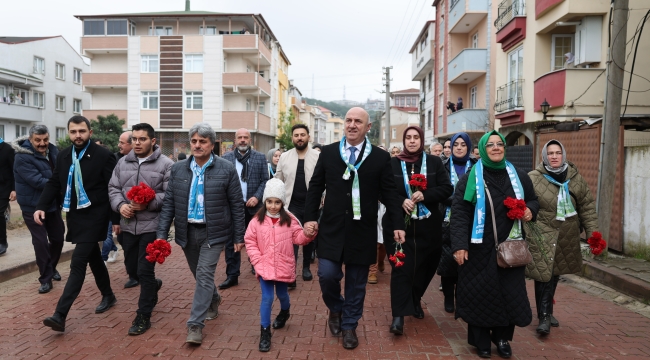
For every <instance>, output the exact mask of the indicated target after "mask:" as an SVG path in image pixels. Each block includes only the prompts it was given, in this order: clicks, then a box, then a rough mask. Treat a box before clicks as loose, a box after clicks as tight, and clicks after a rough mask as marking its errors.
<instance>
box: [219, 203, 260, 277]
mask: <svg viewBox="0 0 650 360" xmlns="http://www.w3.org/2000/svg"><path fill="white" fill-rule="evenodd" d="M253 216H255V215H251V214H249V213H248V208H245V209H244V221H245V227H246V228H248V223H249V222H251V219H252V218H253ZM234 241H235V239H233V238H232V237H231V238H230V239H228V242H227V243H226V255H225V257H226V276H227V277H239V275H240V274H241V272H240V269H241V252H235V242H234ZM249 261H250V260H249Z"/></svg>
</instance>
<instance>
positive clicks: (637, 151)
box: [623, 146, 650, 251]
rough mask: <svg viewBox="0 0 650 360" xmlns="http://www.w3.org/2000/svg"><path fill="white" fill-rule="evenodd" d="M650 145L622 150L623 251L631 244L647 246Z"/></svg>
mask: <svg viewBox="0 0 650 360" xmlns="http://www.w3.org/2000/svg"><path fill="white" fill-rule="evenodd" d="M649 163H650V146H635V147H628V148H626V149H625V177H624V178H625V185H624V192H625V194H624V200H625V201H624V204H625V205H624V210H623V251H626V250H627V246H626V245H628V244H630V243H634V244H641V245H646V246H648V245H650V193H648V189H650V168H648V164H649Z"/></svg>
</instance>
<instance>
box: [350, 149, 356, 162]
mask: <svg viewBox="0 0 650 360" xmlns="http://www.w3.org/2000/svg"><path fill="white" fill-rule="evenodd" d="M356 152H357V147H356V146H350V165H353V166H354V164H355V163H356V162H357V156H356V155H355V153H356Z"/></svg>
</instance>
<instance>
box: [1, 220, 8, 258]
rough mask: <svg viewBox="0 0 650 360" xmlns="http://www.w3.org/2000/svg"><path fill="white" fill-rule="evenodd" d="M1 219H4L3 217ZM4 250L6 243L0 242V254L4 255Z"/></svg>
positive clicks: (5, 250) (5, 249)
mask: <svg viewBox="0 0 650 360" xmlns="http://www.w3.org/2000/svg"><path fill="white" fill-rule="evenodd" d="M2 221H4V219H3V220H2ZM6 252H7V244H0V255H4V254H5V253H6Z"/></svg>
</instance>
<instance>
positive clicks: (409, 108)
mask: <svg viewBox="0 0 650 360" xmlns="http://www.w3.org/2000/svg"><path fill="white" fill-rule="evenodd" d="M390 108H391V109H395V110H399V111H405V112H413V111H415V112H417V111H418V108H417V106H391V107H390Z"/></svg>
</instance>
